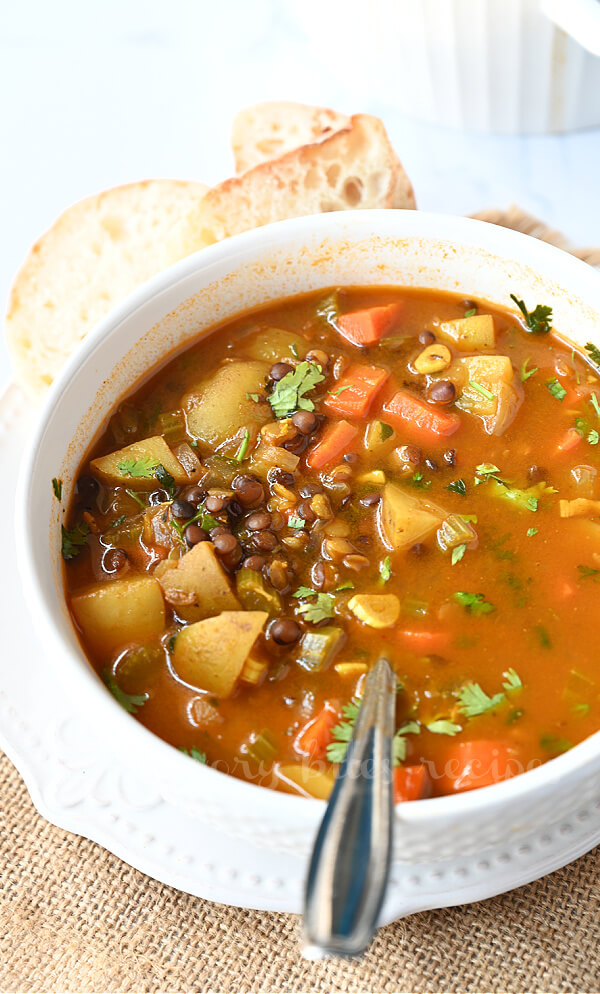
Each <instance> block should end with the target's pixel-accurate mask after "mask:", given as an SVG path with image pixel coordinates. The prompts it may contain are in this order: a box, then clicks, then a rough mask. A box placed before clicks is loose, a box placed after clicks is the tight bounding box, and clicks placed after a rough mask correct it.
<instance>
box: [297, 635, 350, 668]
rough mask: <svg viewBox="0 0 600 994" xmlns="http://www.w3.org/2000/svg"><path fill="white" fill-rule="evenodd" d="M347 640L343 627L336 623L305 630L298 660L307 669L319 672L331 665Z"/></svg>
mask: <svg viewBox="0 0 600 994" xmlns="http://www.w3.org/2000/svg"><path fill="white" fill-rule="evenodd" d="M345 641H346V636H345V634H344V632H343V631H342V629H341V628H336V627H335V626H334V625H331V626H328V627H327V628H319V629H317V630H316V631H312V632H305V633H304V635H303V636H302V639H301V640H300V649H299V652H298V656H297V659H296V662H297V663H299V664H300V666H302V667H303V668H304V669H305V670H310V671H311V672H313V673H318V672H320V671H321V670H324V669H325V668H326V667H327V666H328V665H329V663H330V662H331V660H332V659H333V657H334V656H335V654H336V652H338V651H339V649H341V647H342V645H343V644H344V642H345Z"/></svg>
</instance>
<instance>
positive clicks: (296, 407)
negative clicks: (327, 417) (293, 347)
mask: <svg viewBox="0 0 600 994" xmlns="http://www.w3.org/2000/svg"><path fill="white" fill-rule="evenodd" d="M324 379H325V377H324V376H323V372H322V370H321V367H320V366H317V365H316V363H311V362H301V363H299V365H298V366H296V369H293V370H291V372H289V373H286V374H285V376H284V377H282V379H280V380H279V381H278V382H277V383H276V384H275V386H274V387H273V390H272V392H271V394H270V395H269V397H268V401H269V403H270V405H271V407H272V408H273V414H274V415H275V417H277V418H287V417H288V416H289V415H291V414H293V413H294V412H295V411H314V409H315V405H314V404H313V402H312V400H310V399H309V398H308V397H305V394H307V393H309V392H310V391H311V390H314V388H315V387H316V386H317V385H318V384H319V383H322V382H323V380H324Z"/></svg>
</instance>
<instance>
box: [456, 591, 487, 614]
mask: <svg viewBox="0 0 600 994" xmlns="http://www.w3.org/2000/svg"><path fill="white" fill-rule="evenodd" d="M452 598H453V600H455V601H456V603H457V604H460V605H462V607H464V608H465V610H466V611H467V612H468V613H469V614H473V615H475V617H479V615H481V614H491V613H492V611H495V610H496V607H495V605H494V604H490V602H489V601H486V599H485V596H484V595H483V594H471V593H469V592H468V591H466V590H457V592H456V593H455V594H452Z"/></svg>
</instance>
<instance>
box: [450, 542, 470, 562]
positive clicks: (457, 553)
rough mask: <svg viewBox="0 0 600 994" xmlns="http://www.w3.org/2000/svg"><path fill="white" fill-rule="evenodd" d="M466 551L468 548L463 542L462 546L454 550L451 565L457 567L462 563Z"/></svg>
mask: <svg viewBox="0 0 600 994" xmlns="http://www.w3.org/2000/svg"><path fill="white" fill-rule="evenodd" d="M466 551H467V546H466V544H465V543H464V542H462V543H461V545H457V546H456V548H454V549H453V550H452V558H451V563H452V565H453V566H456V564H457V563H459V562H460V561H461V559H462V557H463V556H464V554H465V552H466Z"/></svg>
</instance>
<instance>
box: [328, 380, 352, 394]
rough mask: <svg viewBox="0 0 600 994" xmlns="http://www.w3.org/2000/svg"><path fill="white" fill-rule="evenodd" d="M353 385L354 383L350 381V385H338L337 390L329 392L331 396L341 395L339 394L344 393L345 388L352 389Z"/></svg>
mask: <svg viewBox="0 0 600 994" xmlns="http://www.w3.org/2000/svg"><path fill="white" fill-rule="evenodd" d="M351 387H352V384H351V383H349V384H348V386H345V387H338V388H337V390H328V391H327V393H328V394H329V396H330V397H339V395H340V394H341V393H343V392H344V390H350V388H351Z"/></svg>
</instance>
